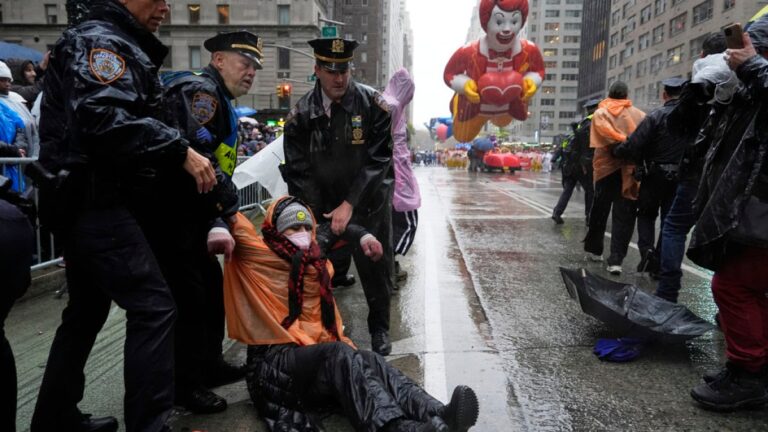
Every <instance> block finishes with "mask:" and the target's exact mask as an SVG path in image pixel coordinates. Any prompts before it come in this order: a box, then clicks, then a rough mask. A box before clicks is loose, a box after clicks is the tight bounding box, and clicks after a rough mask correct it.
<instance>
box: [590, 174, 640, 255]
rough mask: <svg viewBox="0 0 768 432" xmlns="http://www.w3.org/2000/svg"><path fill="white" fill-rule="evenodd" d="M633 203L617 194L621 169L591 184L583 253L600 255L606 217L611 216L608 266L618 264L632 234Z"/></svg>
mask: <svg viewBox="0 0 768 432" xmlns="http://www.w3.org/2000/svg"><path fill="white" fill-rule="evenodd" d="M635 208H636V203H635V201H632V200H629V199H626V198H624V197H623V196H622V195H621V170H618V171H616V172H614V173H613V174H611V175H609V176H608V177H605V178H602V179H600V180H598V181H597V182H596V183H595V199H594V201H593V202H592V210H591V211H590V213H589V229H588V230H587V236H586V237H585V238H584V250H585V251H587V252H589V253H593V254H595V255H602V254H603V238H604V237H605V228H606V226H607V225H608V215H609V214H611V213H613V217H612V222H611V255H610V256H609V257H608V260H607V263H608V265H621V263H622V261H624V257H626V256H627V249H628V248H629V242H630V240H632V232H633V231H634V230H635V212H636V210H635Z"/></svg>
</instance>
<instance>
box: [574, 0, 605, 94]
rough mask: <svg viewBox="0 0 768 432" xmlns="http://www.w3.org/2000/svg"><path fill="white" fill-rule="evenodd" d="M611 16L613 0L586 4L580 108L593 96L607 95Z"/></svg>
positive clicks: (582, 26) (582, 20)
mask: <svg viewBox="0 0 768 432" xmlns="http://www.w3.org/2000/svg"><path fill="white" fill-rule="evenodd" d="M610 17H611V0H590V1H588V2H587V3H586V4H585V5H584V10H583V14H582V17H581V29H582V32H581V48H580V49H579V51H580V55H579V86H578V87H579V90H578V97H577V98H576V103H577V108H578V109H581V107H583V106H584V102H586V101H588V100H590V99H602V98H604V97H605V78H606V73H607V72H608V35H609V33H610Z"/></svg>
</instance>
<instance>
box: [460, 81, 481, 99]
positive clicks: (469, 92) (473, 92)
mask: <svg viewBox="0 0 768 432" xmlns="http://www.w3.org/2000/svg"><path fill="white" fill-rule="evenodd" d="M464 96H466V97H467V99H469V101H470V102H472V103H473V104H478V103H480V93H478V92H477V82H475V80H473V79H469V80H467V82H466V83H464Z"/></svg>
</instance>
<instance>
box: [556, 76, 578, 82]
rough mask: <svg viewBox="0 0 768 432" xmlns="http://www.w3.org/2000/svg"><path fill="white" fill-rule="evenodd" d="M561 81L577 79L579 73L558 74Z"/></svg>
mask: <svg viewBox="0 0 768 432" xmlns="http://www.w3.org/2000/svg"><path fill="white" fill-rule="evenodd" d="M560 80H561V81H578V80H579V74H560Z"/></svg>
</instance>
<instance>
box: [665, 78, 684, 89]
mask: <svg viewBox="0 0 768 432" xmlns="http://www.w3.org/2000/svg"><path fill="white" fill-rule="evenodd" d="M661 84H662V85H663V86H664V89H665V90H666V89H670V90H679V89H681V88H683V84H685V80H684V79H683V78H680V77H674V78H667V79H665V80H664V81H662V82H661Z"/></svg>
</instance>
